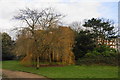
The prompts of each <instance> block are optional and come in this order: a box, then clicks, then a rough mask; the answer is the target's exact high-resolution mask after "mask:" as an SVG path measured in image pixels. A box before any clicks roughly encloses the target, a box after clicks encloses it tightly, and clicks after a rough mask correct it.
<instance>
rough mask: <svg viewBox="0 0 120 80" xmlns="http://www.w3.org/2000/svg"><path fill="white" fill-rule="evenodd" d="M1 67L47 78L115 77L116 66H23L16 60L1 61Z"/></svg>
mask: <svg viewBox="0 0 120 80" xmlns="http://www.w3.org/2000/svg"><path fill="white" fill-rule="evenodd" d="M2 64H3V69H9V70H17V71H25V72H31V73H35V74H40V75H43V76H46V77H48V78H117V77H118V67H114V66H95V65H94V66H77V65H71V66H64V67H40V69H39V70H36V69H35V68H33V67H24V66H22V65H20V64H19V62H18V61H3V63H2Z"/></svg>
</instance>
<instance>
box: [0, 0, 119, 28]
mask: <svg viewBox="0 0 120 80" xmlns="http://www.w3.org/2000/svg"><path fill="white" fill-rule="evenodd" d="M105 1H106V2H117V1H119V0H0V29H2V30H9V29H12V28H14V27H16V26H17V27H20V26H23V24H22V23H20V22H18V21H15V20H12V17H13V16H14V15H15V14H16V13H17V11H18V10H19V9H24V8H25V7H29V8H34V9H36V8H37V9H41V8H46V7H53V8H55V9H56V10H57V11H58V12H61V13H63V14H65V15H67V16H66V17H65V18H64V19H63V21H64V22H65V23H66V24H69V23H71V22H73V21H83V20H84V19H90V18H93V17H95V18H96V17H101V16H102V15H103V14H102V13H100V12H99V9H100V8H105V6H102V3H103V2H105ZM106 10H107V9H106Z"/></svg>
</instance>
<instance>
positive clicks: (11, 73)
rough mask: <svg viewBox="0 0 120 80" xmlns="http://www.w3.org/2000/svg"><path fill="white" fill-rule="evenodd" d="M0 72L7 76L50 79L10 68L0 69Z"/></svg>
mask: <svg viewBox="0 0 120 80" xmlns="http://www.w3.org/2000/svg"><path fill="white" fill-rule="evenodd" d="M0 71H1V70H0ZM2 73H3V74H4V75H5V76H7V78H42V79H44V80H50V79H48V78H46V77H44V76H40V75H37V74H32V73H27V72H21V71H11V70H6V69H2Z"/></svg>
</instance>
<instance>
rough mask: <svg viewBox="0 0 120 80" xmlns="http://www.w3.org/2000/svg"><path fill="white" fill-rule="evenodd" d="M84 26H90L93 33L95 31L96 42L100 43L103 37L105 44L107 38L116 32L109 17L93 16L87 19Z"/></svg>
mask: <svg viewBox="0 0 120 80" xmlns="http://www.w3.org/2000/svg"><path fill="white" fill-rule="evenodd" d="M83 26H84V27H86V28H90V31H91V33H94V40H95V42H96V44H98V40H99V39H102V44H104V40H105V39H108V38H109V37H110V36H112V35H114V34H115V32H114V26H113V23H112V21H110V20H109V19H108V20H105V19H99V18H92V19H89V20H87V21H86V22H85V23H84V24H83Z"/></svg>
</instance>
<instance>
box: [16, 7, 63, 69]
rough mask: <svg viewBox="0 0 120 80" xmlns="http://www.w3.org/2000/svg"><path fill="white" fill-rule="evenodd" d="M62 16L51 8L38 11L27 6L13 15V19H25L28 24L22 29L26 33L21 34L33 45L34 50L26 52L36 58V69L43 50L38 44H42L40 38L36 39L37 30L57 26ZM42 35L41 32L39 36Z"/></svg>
mask: <svg viewBox="0 0 120 80" xmlns="http://www.w3.org/2000/svg"><path fill="white" fill-rule="evenodd" d="M62 17H63V16H62V15H61V14H59V13H56V12H55V11H54V10H53V9H52V8H46V9H43V10H42V11H40V12H39V11H38V10H31V9H29V8H27V9H24V10H20V12H19V14H18V15H17V16H15V19H18V20H22V21H25V23H26V24H27V25H28V27H25V28H24V29H23V30H22V31H23V32H25V33H26V34H25V35H24V34H22V35H23V36H22V39H24V38H25V39H27V40H29V41H30V42H32V43H33V44H34V45H32V46H34V52H33V53H30V54H29V53H28V52H27V53H28V54H29V55H31V54H32V55H34V57H35V58H36V60H37V65H36V68H37V69H38V68H39V62H40V60H39V59H40V55H42V52H41V51H43V50H42V49H43V48H42V47H43V46H41V47H40V46H39V45H42V43H41V42H40V39H42V38H40V39H38V30H47V29H50V28H53V27H57V25H58V24H59V22H60V19H61V18H62ZM28 34H29V35H28ZM28 36H29V37H28ZM42 36H43V35H42V34H41V36H40V37H42ZM27 40H26V41H27ZM24 45H25V44H24ZM26 45H28V46H29V43H27V44H26ZM26 45H25V46H26ZM32 46H29V48H31V47H32ZM18 54H19V53H18Z"/></svg>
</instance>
